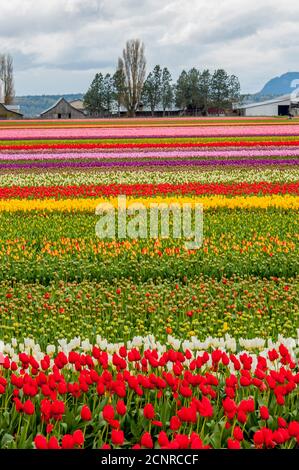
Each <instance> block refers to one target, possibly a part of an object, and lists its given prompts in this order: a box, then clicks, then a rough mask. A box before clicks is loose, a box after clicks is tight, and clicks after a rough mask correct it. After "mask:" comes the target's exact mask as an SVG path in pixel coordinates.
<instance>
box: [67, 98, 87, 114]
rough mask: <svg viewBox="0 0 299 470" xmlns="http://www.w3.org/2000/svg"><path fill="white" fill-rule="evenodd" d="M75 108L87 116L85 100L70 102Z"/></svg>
mask: <svg viewBox="0 0 299 470" xmlns="http://www.w3.org/2000/svg"><path fill="white" fill-rule="evenodd" d="M69 103H70V105H71V106H73V108H76V109H78V110H79V111H82V112H83V113H84V114H87V111H86V108H85V106H84V101H83V100H80V99H78V100H73V101H70V102H69Z"/></svg>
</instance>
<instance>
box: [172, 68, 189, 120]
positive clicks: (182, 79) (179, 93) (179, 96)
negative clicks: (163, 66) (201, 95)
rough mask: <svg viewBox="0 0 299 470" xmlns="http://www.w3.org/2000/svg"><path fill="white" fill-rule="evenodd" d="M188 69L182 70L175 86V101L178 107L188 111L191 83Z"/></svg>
mask: <svg viewBox="0 0 299 470" xmlns="http://www.w3.org/2000/svg"><path fill="white" fill-rule="evenodd" d="M188 82H189V80H188V74H187V72H186V70H183V71H182V72H181V75H180V76H179V78H178V80H177V83H176V87H175V102H176V106H177V107H178V108H181V109H182V110H183V111H186V109H187V107H188V104H189V85H188Z"/></svg>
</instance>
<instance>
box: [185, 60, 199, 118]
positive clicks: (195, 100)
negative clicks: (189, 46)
mask: <svg viewBox="0 0 299 470" xmlns="http://www.w3.org/2000/svg"><path fill="white" fill-rule="evenodd" d="M199 79H200V73H199V71H198V70H197V69H196V68H194V67H193V68H192V69H191V70H189V72H188V93H187V96H188V101H189V103H188V108H189V110H191V111H192V113H194V114H195V115H197V111H198V108H199V107H200V104H201V97H200V90H199Z"/></svg>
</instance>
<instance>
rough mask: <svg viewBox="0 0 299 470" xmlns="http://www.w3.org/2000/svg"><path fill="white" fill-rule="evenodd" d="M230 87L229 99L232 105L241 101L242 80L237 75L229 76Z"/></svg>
mask: <svg viewBox="0 0 299 470" xmlns="http://www.w3.org/2000/svg"><path fill="white" fill-rule="evenodd" d="M228 89H229V101H230V105H231V106H232V104H233V103H236V102H238V101H240V97H241V95H240V89H241V86H240V82H239V79H238V77H236V75H231V76H230V77H229V83H228Z"/></svg>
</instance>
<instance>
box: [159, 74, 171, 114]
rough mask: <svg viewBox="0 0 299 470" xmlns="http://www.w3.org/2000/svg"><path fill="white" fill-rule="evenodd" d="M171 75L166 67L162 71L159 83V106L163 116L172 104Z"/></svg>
mask: <svg viewBox="0 0 299 470" xmlns="http://www.w3.org/2000/svg"><path fill="white" fill-rule="evenodd" d="M171 82H172V78H171V74H170V72H169V70H168V68H167V67H164V69H163V71H162V83H161V104H162V108H163V116H165V111H166V108H171V107H172V104H173V98H174V92H173V86H172V83H171Z"/></svg>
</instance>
